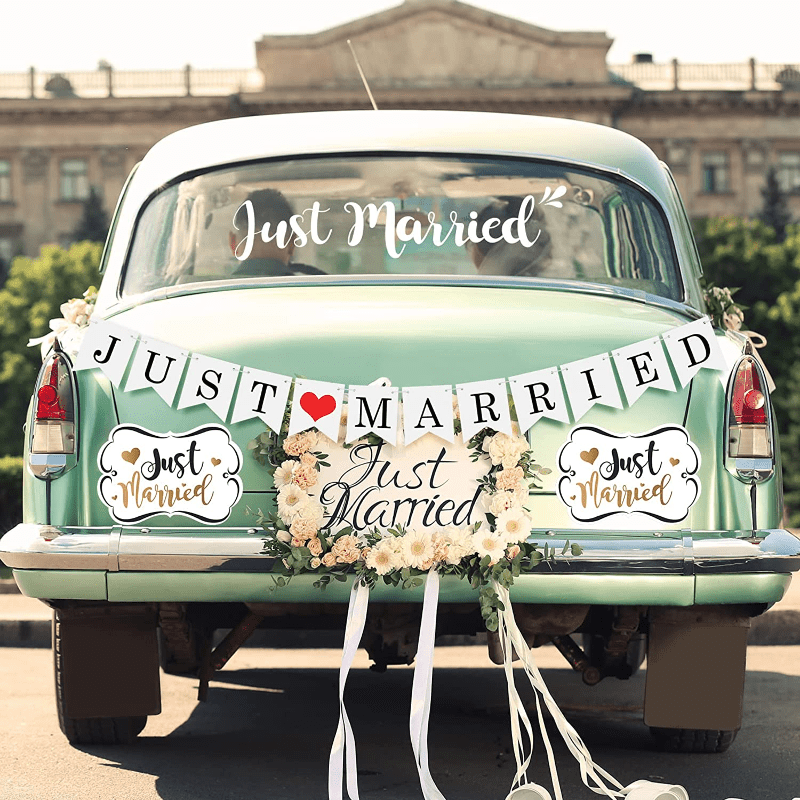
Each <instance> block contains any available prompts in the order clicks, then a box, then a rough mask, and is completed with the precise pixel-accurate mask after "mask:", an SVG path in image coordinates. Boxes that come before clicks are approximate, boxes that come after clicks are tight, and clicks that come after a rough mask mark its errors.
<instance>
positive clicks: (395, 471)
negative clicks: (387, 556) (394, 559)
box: [316, 436, 491, 531]
mask: <svg viewBox="0 0 800 800" xmlns="http://www.w3.org/2000/svg"><path fill="white" fill-rule="evenodd" d="M328 455H329V458H328V459H326V461H327V463H329V464H330V466H323V467H322V468H321V469H320V472H319V480H318V483H317V487H316V488H317V489H318V492H317V497H318V499H319V501H320V502H321V503H322V504H323V505H324V506H325V507H326V509H327V517H326V519H325V521H324V523H323V525H324V527H325V528H327V529H328V530H331V531H338V530H341V529H342V528H344V527H345V526H347V525H350V526H352V527H353V528H354V529H355V530H357V531H361V530H367V529H370V528H374V527H378V528H380V529H381V530H388V529H389V528H394V527H396V526H397V525H401V526H403V527H404V528H409V529H415V530H425V529H429V530H433V529H437V528H443V527H447V526H450V525H454V526H456V527H467V526H469V525H472V524H474V523H475V522H484V523H485V521H486V515H485V509H484V508H483V506H482V504H481V502H480V500H479V498H480V494H481V486H480V485H479V484H478V481H479V480H480V479H481V478H483V477H484V476H485V475H486V474H487V472H488V471H489V469H490V467H491V463H490V462H489V461H488V460H486V459H479V460H478V461H472V460H471V459H470V451H469V450H468V449H467V447H466V446H465V445H464V443H463V442H462V441H461V437H459V436H457V437H456V439H455V442H454V443H453V444H450V443H445V442H442V441H441V440H440V439H436V438H434V437H433V436H423V437H422V438H421V439H419V440H418V441H416V442H414V443H412V444H410V445H408V446H405V447H402V446H400V447H393V446H391V445H388V444H386V442H380V443H377V444H373V443H370V442H364V441H362V442H357V443H356V444H355V445H354V446H353V447H351V448H345V447H342V446H340V445H336V446H335V447H332V448H329V453H328Z"/></svg>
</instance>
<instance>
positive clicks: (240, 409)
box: [231, 367, 292, 433]
mask: <svg viewBox="0 0 800 800" xmlns="http://www.w3.org/2000/svg"><path fill="white" fill-rule="evenodd" d="M291 388H292V379H291V378H290V377H289V376H288V375H276V374H275V373H274V372H265V371H264V370H261V369H250V368H249V367H244V368H243V369H242V379H241V380H240V381H239V390H238V391H237V392H236V402H235V403H234V406H233V414H232V415H231V424H234V423H236V422H244V421H245V420H248V419H253V418H254V417H258V418H259V419H260V420H261V421H262V422H264V423H266V424H267V425H268V426H269V427H270V428H271V429H272V430H273V431H275V432H276V433H279V432H280V430H281V425H282V424H283V413H284V411H286V403H287V401H288V399H289V390H290V389H291Z"/></svg>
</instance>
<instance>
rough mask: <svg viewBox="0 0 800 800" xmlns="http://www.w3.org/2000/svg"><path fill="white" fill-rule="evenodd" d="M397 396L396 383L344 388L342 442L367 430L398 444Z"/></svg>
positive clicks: (359, 436)
mask: <svg viewBox="0 0 800 800" xmlns="http://www.w3.org/2000/svg"><path fill="white" fill-rule="evenodd" d="M398 395H399V389H398V388H397V387H396V386H350V387H349V388H348V390H347V434H346V435H345V439H344V441H345V444H350V442H354V441H355V440H356V439H360V438H361V437H362V436H366V434H368V433H375V434H377V435H378V436H380V437H381V439H383V440H384V441H386V442H389V444H392V445H395V444H397V424H398V422H399V419H400V402H399V400H398Z"/></svg>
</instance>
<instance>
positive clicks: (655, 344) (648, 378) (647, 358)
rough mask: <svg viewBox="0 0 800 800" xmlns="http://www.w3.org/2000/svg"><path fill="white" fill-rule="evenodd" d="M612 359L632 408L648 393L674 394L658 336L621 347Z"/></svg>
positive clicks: (613, 354)
mask: <svg viewBox="0 0 800 800" xmlns="http://www.w3.org/2000/svg"><path fill="white" fill-rule="evenodd" d="M611 356H612V358H613V359H614V366H615V367H616V368H617V374H618V375H619V380H620V383H621V384H622V389H623V391H624V392H625V399H626V400H627V401H628V405H629V406H632V405H633V404H634V403H635V402H636V401H637V400H638V399H639V398H640V397H641V396H642V395H643V394H644V393H645V392H646V391H647V390H648V389H664V390H665V391H667V392H674V391H675V381H674V380H673V379H672V371H671V370H670V368H669V361H667V354H666V353H665V352H664V347H663V346H662V344H661V339H660V338H659V337H658V336H656V337H655V338H653V339H646V340H645V341H643V342H636V343H635V344H630V345H628V346H627V347H620V349H619V350H614V352H613V353H612V354H611Z"/></svg>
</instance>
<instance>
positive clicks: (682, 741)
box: [650, 728, 738, 753]
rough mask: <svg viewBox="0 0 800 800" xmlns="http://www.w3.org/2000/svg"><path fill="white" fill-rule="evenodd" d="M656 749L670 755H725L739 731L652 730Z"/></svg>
mask: <svg viewBox="0 0 800 800" xmlns="http://www.w3.org/2000/svg"><path fill="white" fill-rule="evenodd" d="M650 733H652V734H653V736H654V737H655V740H656V747H657V748H658V749H659V750H663V751H664V752H668V753H724V752H725V751H726V750H727V749H728V748H729V747H730V746H731V744H732V743H733V740H734V739H735V738H736V734H737V733H738V731H704V730H694V729H691V728H650Z"/></svg>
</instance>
